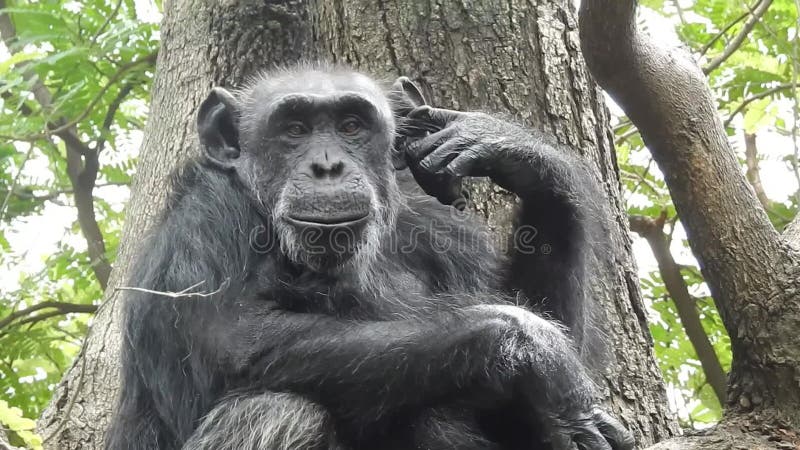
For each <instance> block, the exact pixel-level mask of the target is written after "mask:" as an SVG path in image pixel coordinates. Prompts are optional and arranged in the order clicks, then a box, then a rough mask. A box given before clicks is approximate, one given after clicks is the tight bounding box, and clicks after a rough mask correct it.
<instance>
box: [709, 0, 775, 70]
mask: <svg viewBox="0 0 800 450" xmlns="http://www.w3.org/2000/svg"><path fill="white" fill-rule="evenodd" d="M771 4H772V0H761V1H760V2H759V3H758V5H756V7H755V8H754V9H753V13H752V14H751V15H750V18H749V19H747V21H746V22H745V23H744V26H742V29H741V30H739V33H738V34H737V35H736V36H735V37H734V38H733V39H731V41H730V42H729V43H728V45H726V46H725V49H724V50H723V51H722V53H720V55H719V56H717V57H716V58H714V59H712V60H711V61H709V62H708V64H707V65H706V66H705V67H703V73H704V74H706V75H708V74H709V73H711V72H713V71H714V70H715V69H717V68H718V67H719V66H720V65H722V63H724V62H725V60H727V59H728V58H730V56H731V55H732V54H733V53H734V52H735V51H736V50H738V49H739V47H740V46H741V45H742V43H743V42H744V40H745V39H746V38H747V35H748V34H750V32H751V31H752V30H753V28H754V27H755V26H756V24H757V23H758V21H759V20H761V17H763V16H764V13H766V12H767V9H769V6H770V5H771Z"/></svg>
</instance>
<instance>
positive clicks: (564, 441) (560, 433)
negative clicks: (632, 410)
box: [548, 407, 634, 450]
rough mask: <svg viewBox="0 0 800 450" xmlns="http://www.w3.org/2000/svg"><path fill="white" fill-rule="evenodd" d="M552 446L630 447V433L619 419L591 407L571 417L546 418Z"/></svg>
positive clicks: (556, 449) (558, 449)
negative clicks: (590, 409)
mask: <svg viewBox="0 0 800 450" xmlns="http://www.w3.org/2000/svg"><path fill="white" fill-rule="evenodd" d="M549 422H550V423H549V424H548V425H549V429H550V433H549V435H550V440H551V441H550V445H551V447H552V448H553V450H573V449H575V448H576V447H577V448H578V449H579V450H632V449H633V445H634V439H633V435H631V433H630V432H629V431H628V430H627V429H625V427H623V426H622V424H621V423H619V421H617V420H616V419H615V418H613V417H611V416H610V415H609V414H608V413H606V412H605V411H603V410H601V409H600V408H597V407H595V408H594V409H593V410H592V411H591V412H588V413H585V414H580V415H577V416H574V417H571V418H564V417H553V418H550V420H549Z"/></svg>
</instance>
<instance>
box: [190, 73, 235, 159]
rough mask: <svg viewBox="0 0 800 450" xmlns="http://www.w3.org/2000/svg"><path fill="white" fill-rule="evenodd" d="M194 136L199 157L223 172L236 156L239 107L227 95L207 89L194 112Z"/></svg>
mask: <svg viewBox="0 0 800 450" xmlns="http://www.w3.org/2000/svg"><path fill="white" fill-rule="evenodd" d="M197 133H198V135H199V136H200V146H201V147H202V152H203V155H204V156H205V157H206V159H208V161H209V162H211V163H213V164H215V165H217V166H219V167H220V168H223V169H229V168H231V167H232V163H233V160H235V159H236V158H238V157H239V153H240V148H239V105H238V102H237V101H236V99H235V98H234V97H233V95H231V93H230V92H228V91H226V90H225V89H223V88H221V87H215V88H213V89H211V92H210V93H209V94H208V97H206V99H205V100H203V103H202V104H201V105H200V111H198V113H197Z"/></svg>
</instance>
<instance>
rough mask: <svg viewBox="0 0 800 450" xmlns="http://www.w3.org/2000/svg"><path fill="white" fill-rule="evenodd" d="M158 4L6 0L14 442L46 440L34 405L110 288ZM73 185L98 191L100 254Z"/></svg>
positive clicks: (5, 308)
mask: <svg viewBox="0 0 800 450" xmlns="http://www.w3.org/2000/svg"><path fill="white" fill-rule="evenodd" d="M159 7H160V6H159V5H158V4H155V3H152V1H148V0H135V1H134V0H82V1H80V2H76V1H61V0H39V1H35V0H32V1H24V0H19V1H11V0H0V13H2V14H5V15H7V17H8V18H10V19H11V23H10V26H7V25H3V26H1V27H0V30H1V31H2V38H3V40H2V45H0V109H1V110H2V114H0V169H2V170H0V248H2V251H0V267H2V269H0V349H1V350H0V398H3V399H5V400H4V401H0V424H2V425H4V426H5V427H6V428H9V429H10V431H11V432H10V436H11V438H12V439H16V440H17V442H16V443H15V444H16V445H25V446H27V447H34V448H36V447H39V446H40V441H38V440H37V439H39V438H38V437H36V436H34V435H33V434H32V433H33V427H32V422H29V419H25V418H36V417H38V415H39V414H40V413H41V411H42V409H43V408H44V406H45V405H46V404H47V402H48V401H49V399H50V397H51V395H52V390H53V388H54V387H55V385H56V384H57V383H58V381H59V380H60V379H61V376H62V375H63V373H64V371H65V370H66V369H67V368H68V367H69V365H70V364H71V363H72V361H73V359H74V358H75V356H76V355H77V354H78V352H79V350H80V346H81V343H82V340H83V337H84V336H85V334H86V332H87V327H88V324H89V320H90V318H91V315H90V314H87V313H91V312H93V311H94V310H95V309H96V307H97V305H98V304H99V303H100V301H101V299H102V295H103V287H102V286H103V283H104V281H102V280H100V279H98V277H97V275H96V273H99V272H96V271H95V269H96V268H97V266H98V264H108V263H109V262H113V259H114V256H115V255H116V253H117V246H118V242H119V235H120V231H121V228H122V221H123V218H124V209H123V206H124V202H125V201H126V200H127V196H128V185H129V183H130V177H131V175H132V173H133V168H134V165H135V153H136V150H137V147H138V140H139V139H140V135H141V129H142V127H143V124H144V121H145V117H146V114H147V108H146V104H147V103H146V102H147V99H148V98H149V89H150V85H151V82H152V76H153V70H154V62H155V56H156V52H157V51H158V44H159V34H158V26H157V21H158V20H159V15H160V13H159V12H158V8H159ZM93 159H96V161H97V163H98V165H99V167H98V170H97V173H96V174H93V173H92V171H91V170H86V169H87V167H90V166H91V164H92V163H93ZM87 186H88V187H87ZM76 192H89V193H90V194H91V195H90V197H89V198H90V200H89V203H88V208H89V209H90V210H91V211H93V212H94V216H93V217H91V218H90V221H94V222H96V223H97V226H98V227H99V230H100V234H101V236H100V239H101V240H102V241H103V243H104V245H105V254H103V255H92V254H90V251H89V250H88V247H87V239H86V238H85V237H84V233H85V232H86V230H85V229H84V226H85V223H83V222H78V221H77V214H76V212H77V211H76V207H77V206H78V203H77V202H78V200H76V198H77V197H76V196H75V193H76ZM84 206H86V205H84ZM106 261H107V262H106Z"/></svg>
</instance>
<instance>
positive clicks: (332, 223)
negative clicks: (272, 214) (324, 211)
mask: <svg viewBox="0 0 800 450" xmlns="http://www.w3.org/2000/svg"><path fill="white" fill-rule="evenodd" d="M368 219H369V213H366V214H363V215H359V216H355V217H346V218H332V217H309V216H304V217H288V216H287V217H286V221H287V222H289V223H290V224H292V225H295V226H300V227H315V228H352V227H356V226H359V225H362V224H363V223H364V222H366V221H367V220H368Z"/></svg>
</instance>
